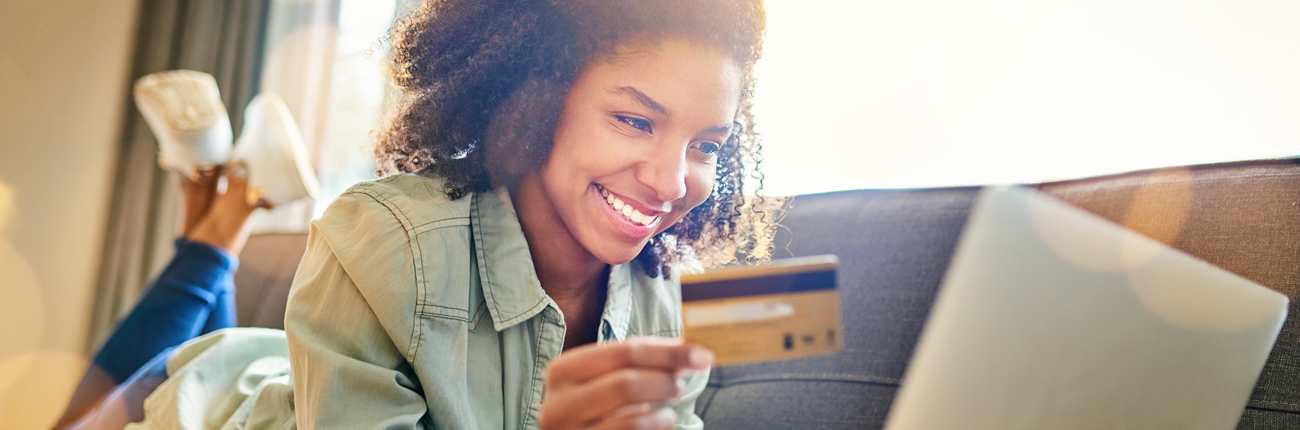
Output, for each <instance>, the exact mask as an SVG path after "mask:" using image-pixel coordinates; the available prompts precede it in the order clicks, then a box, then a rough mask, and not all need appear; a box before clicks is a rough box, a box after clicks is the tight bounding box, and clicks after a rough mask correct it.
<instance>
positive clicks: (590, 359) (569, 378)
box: [547, 337, 713, 386]
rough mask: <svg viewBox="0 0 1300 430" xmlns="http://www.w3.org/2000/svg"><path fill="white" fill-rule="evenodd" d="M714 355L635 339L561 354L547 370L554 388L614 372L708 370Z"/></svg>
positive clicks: (655, 340) (650, 339)
mask: <svg viewBox="0 0 1300 430" xmlns="http://www.w3.org/2000/svg"><path fill="white" fill-rule="evenodd" d="M712 363H713V353H712V352H711V351H709V350H708V349H706V348H704V347H701V346H695V345H690V344H685V343H683V342H682V340H681V339H670V338H660V337H641V338H633V339H631V340H628V341H627V342H623V343H619V344H605V345H589V346H584V347H580V348H574V349H573V350H570V351H568V352H565V353H564V354H561V355H560V357H559V358H557V359H556V360H555V361H554V362H552V363H551V366H550V368H549V369H548V370H547V372H548V375H547V380H548V381H549V383H550V384H552V385H557V386H564V385H567V384H578V383H582V382H585V381H587V380H590V379H592V378H595V377H597V376H600V375H603V374H605V373H608V372H610V371H613V370H615V369H622V368H628V367H650V368H659V369H666V370H670V371H676V370H679V369H698V370H703V369H705V368H708V366H709V364H712Z"/></svg>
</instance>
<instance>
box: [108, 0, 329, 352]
mask: <svg viewBox="0 0 1300 430" xmlns="http://www.w3.org/2000/svg"><path fill="white" fill-rule="evenodd" d="M338 13H339V0H142V1H141V13H140V24H139V25H140V26H139V32H138V34H137V35H136V48H135V58H134V60H133V64H132V73H131V80H132V82H131V83H134V81H135V79H138V78H140V77H141V76H144V75H147V74H150V73H154V72H160V71H164V70H172V69H192V70H198V71H202V72H206V73H209V74H211V75H213V76H214V77H216V80H217V85H218V86H219V88H220V89H221V97H222V101H223V102H225V105H226V109H227V111H229V113H230V121H231V125H232V126H233V128H234V130H233V131H234V133H235V136H239V132H240V130H241V128H242V125H243V113H244V107H245V106H246V105H247V104H248V102H249V101H250V100H251V99H252V98H253V96H254V95H256V94H257V93H258V92H260V91H274V92H276V93H277V94H279V95H280V96H281V97H282V98H284V100H285V103H286V104H287V105H288V107H289V110H290V112H292V113H293V115H294V118H295V119H296V120H297V123H298V126H299V128H300V129H302V131H303V137H304V138H305V141H306V143H307V146H308V151H309V152H310V153H311V155H312V157H311V159H312V161H313V164H314V163H315V162H316V156H315V154H317V153H318V152H319V151H317V150H316V148H317V147H319V145H320V144H321V142H322V140H323V136H322V134H323V130H324V129H325V122H326V120H327V118H328V116H327V114H328V109H327V107H328V103H326V101H327V100H328V99H329V82H330V76H331V74H330V73H331V70H332V67H331V65H332V63H333V55H334V46H335V37H336V35H337V23H338ZM128 85H130V83H128ZM128 87H129V86H128ZM127 103H128V107H127V110H128V114H127V116H126V119H125V121H126V123H125V125H124V127H123V130H124V131H123V136H122V143H121V148H120V149H119V154H118V161H117V166H116V169H117V173H116V178H115V182H114V188H113V189H114V191H113V200H112V203H111V204H112V206H111V208H110V213H109V225H108V228H107V232H106V235H105V241H104V252H103V257H102V261H101V264H100V276H99V282H98V285H97V286H96V292H95V302H94V303H95V304H94V309H93V310H92V316H91V327H90V336H89V343H88V344H87V346H86V348H87V350H88V351H93V350H94V349H95V348H96V347H97V346H98V345H99V344H100V342H102V341H103V339H104V338H105V337H107V335H108V334H109V333H110V332H111V331H112V329H113V327H114V326H115V325H116V323H117V320H118V319H119V318H121V317H122V316H123V315H124V314H125V313H126V312H128V311H130V309H131V307H132V306H134V305H135V302H136V301H137V300H138V299H139V296H140V293H141V292H142V291H143V289H144V288H145V287H146V286H147V285H148V282H149V281H151V280H152V279H153V278H154V277H155V276H157V274H158V272H160V271H161V270H162V268H163V266H165V265H166V264H167V262H168V260H170V259H171V257H172V254H173V245H172V244H173V240H174V238H175V236H176V232H177V231H179V227H178V225H177V223H178V222H179V220H180V204H179V202H180V196H179V194H178V191H177V187H176V181H177V180H178V178H177V175H176V173H174V172H170V171H164V170H162V169H160V168H159V167H158V165H157V162H156V160H157V143H155V140H154V136H153V133H152V132H151V131H150V130H149V127H148V125H147V124H145V122H144V119H143V117H141V116H140V114H139V111H138V110H136V107H135V104H134V103H133V102H132V101H130V100H129V98H128V102H127ZM311 209H312V202H310V201H304V202H298V203H295V204H291V205H285V206H284V207H279V208H276V209H275V210H273V211H270V213H266V214H261V216H260V217H257V218H254V220H253V223H254V224H253V230H254V232H306V231H307V228H308V225H309V224H308V223H309V222H310V219H311V214H312V210H311Z"/></svg>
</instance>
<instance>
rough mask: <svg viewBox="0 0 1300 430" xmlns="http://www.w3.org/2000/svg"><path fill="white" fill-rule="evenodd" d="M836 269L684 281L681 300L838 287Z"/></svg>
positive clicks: (724, 297)
mask: <svg viewBox="0 0 1300 430" xmlns="http://www.w3.org/2000/svg"><path fill="white" fill-rule="evenodd" d="M835 273H836V272H835V271H834V270H825V271H819V272H807V273H794V274H789V275H779V276H767V277H761V278H749V279H728V280H723V281H714V282H702V283H698V284H687V285H682V301H684V302H689V301H692V300H711V299H726V298H731V297H744V296H757V295H762V294H781V293H795V292H801V291H816V290H831V289H835Z"/></svg>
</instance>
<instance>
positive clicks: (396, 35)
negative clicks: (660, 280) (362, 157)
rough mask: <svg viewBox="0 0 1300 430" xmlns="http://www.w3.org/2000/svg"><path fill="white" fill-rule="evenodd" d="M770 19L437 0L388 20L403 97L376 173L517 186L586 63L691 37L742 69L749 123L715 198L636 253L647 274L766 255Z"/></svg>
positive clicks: (662, 4)
mask: <svg viewBox="0 0 1300 430" xmlns="http://www.w3.org/2000/svg"><path fill="white" fill-rule="evenodd" d="M764 25H765V17H764V12H763V6H762V3H761V0H428V1H426V2H425V3H423V4H422V5H421V7H420V8H419V9H418V10H416V11H414V12H412V13H411V14H410V15H408V16H406V17H405V18H402V19H400V20H398V22H397V23H396V25H394V27H393V29H392V30H391V34H390V37H391V40H392V51H391V54H390V55H391V57H390V59H389V65H388V74H389V76H390V78H391V79H392V81H393V83H394V84H395V86H396V87H397V88H398V89H399V90H400V92H401V95H402V101H401V102H400V103H399V104H398V105H397V106H396V108H395V110H394V111H393V113H392V114H391V115H390V117H389V119H388V121H387V122H386V123H385V125H384V126H383V127H382V128H381V129H380V130H378V132H377V136H376V137H377V142H376V148H375V155H376V161H377V169H378V173H379V174H380V175H387V174H394V173H403V172H421V173H425V174H430V175H434V176H438V177H440V178H442V179H443V180H444V184H445V190H444V191H445V192H446V193H447V195H448V196H449V197H450V198H453V199H457V198H461V197H464V196H465V195H467V194H468V193H471V192H480V191H486V190H490V189H492V188H493V187H495V186H498V185H508V184H512V183H515V181H517V180H519V179H520V178H521V177H522V176H523V175H525V174H527V173H529V172H531V171H534V170H535V169H537V168H539V167H540V166H541V164H542V163H543V162H544V161H545V159H546V157H547V155H548V154H549V152H550V149H551V141H552V138H553V135H554V131H555V126H556V124H557V123H558V121H559V118H560V114H561V111H562V109H558V108H556V107H557V106H564V97H565V94H566V93H567V92H568V89H569V87H570V86H571V85H572V83H573V82H574V80H575V79H576V78H577V76H578V74H579V73H580V72H581V71H582V70H583V68H584V67H585V66H586V65H587V64H589V63H590V62H591V61H594V60H596V59H599V58H602V56H612V55H616V52H615V49H616V48H617V47H618V46H622V45H625V44H627V43H629V42H643V41H649V42H657V41H659V40H662V39H664V38H667V37H673V38H684V39H686V40H690V41H692V42H694V43H699V44H702V45H704V46H707V47H709V48H712V49H716V50H718V51H720V52H722V53H723V54H724V55H727V56H728V57H730V58H731V59H732V60H733V61H735V62H736V63H737V64H739V65H740V66H741V70H742V71H743V72H744V73H745V78H744V79H743V82H744V85H745V88H743V89H742V91H741V93H742V98H743V99H742V100H741V103H740V106H741V107H740V110H739V112H738V113H737V114H736V119H735V121H736V123H737V124H739V125H740V131H739V132H737V133H735V134H733V136H732V137H731V138H730V139H729V140H728V141H727V142H726V144H725V145H724V146H723V149H722V151H720V153H719V157H718V165H717V174H716V178H715V182H714V189H713V190H712V194H711V195H710V197H709V198H708V200H706V201H705V202H704V203H703V204H701V205H699V206H697V207H696V208H694V209H693V210H692V211H691V212H690V213H689V214H687V215H686V216H685V217H684V218H683V219H682V220H681V221H679V222H678V223H677V224H675V225H673V226H672V227H671V228H669V229H668V230H666V231H664V232H663V233H660V234H659V235H657V236H655V237H654V238H652V239H651V241H650V243H649V245H647V246H646V247H645V248H644V249H642V250H641V253H640V254H639V255H638V256H637V259H638V260H640V263H641V266H642V267H643V268H644V269H645V271H646V274H647V275H648V276H650V277H657V276H660V275H661V274H662V275H665V276H671V275H670V272H669V267H670V265H671V264H673V263H676V262H679V261H691V260H695V259H699V260H701V261H703V262H705V263H706V264H709V265H716V264H721V263H727V262H731V261H735V260H736V259H737V258H738V257H739V258H744V259H748V260H762V259H765V258H766V255H767V253H768V252H770V248H771V246H770V244H771V240H770V237H771V232H772V229H773V228H774V227H775V221H776V220H775V219H774V218H775V213H767V212H764V210H763V209H762V206H763V205H762V204H761V203H762V201H763V200H762V198H761V197H758V198H757V201H756V202H749V203H750V204H747V202H746V199H745V196H744V192H743V186H744V184H743V179H744V177H745V176H746V168H745V162H746V161H748V162H749V163H751V164H752V165H753V166H754V167H755V171H754V172H749V175H750V176H751V177H753V178H754V179H756V180H757V181H758V184H759V188H760V189H761V188H762V175H761V174H760V173H758V172H757V167H758V164H759V163H760V162H761V155H760V153H761V144H760V142H759V139H758V135H757V134H755V133H754V131H753V130H754V118H753V115H752V113H751V108H752V106H753V101H752V94H753V74H752V71H753V66H754V63H755V62H756V61H757V60H758V58H759V56H760V55H761V50H762V49H761V45H762V36H763V28H764ZM502 142H508V143H502ZM502 145H510V146H509V147H496V146H502ZM752 203H760V204H752ZM750 208H759V209H756V210H755V209H750Z"/></svg>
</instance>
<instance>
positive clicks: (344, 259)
mask: <svg viewBox="0 0 1300 430" xmlns="http://www.w3.org/2000/svg"><path fill="white" fill-rule="evenodd" d="M407 242H408V241H407V236H406V232H405V230H404V229H403V228H402V226H401V225H400V223H399V222H397V221H396V219H394V218H393V215H392V214H391V213H389V212H388V211H387V210H386V209H385V207H384V206H383V205H381V204H378V203H377V202H375V201H374V200H373V199H372V198H371V197H370V196H367V195H365V194H345V195H344V196H342V197H340V198H339V199H338V200H337V201H335V203H333V204H331V205H330V209H329V210H328V211H326V214H325V216H324V217H322V219H320V220H318V221H316V222H315V223H313V224H312V231H311V234H310V236H309V239H308V245H307V252H306V254H305V255H304V256H303V260H302V262H301V263H300V265H299V266H298V272H297V274H296V275H295V277H294V284H293V289H292V290H291V293H290V298H289V305H288V309H287V311H286V313H285V332H286V334H287V336H288V339H289V352H290V358H291V361H292V366H293V390H294V402H295V404H296V414H297V418H298V427H299V428H302V429H371V428H374V429H381V428H382V429H414V428H424V427H425V425H427V424H428V423H427V418H425V416H426V414H427V406H426V403H425V399H424V397H423V390H422V389H421V387H420V382H419V380H418V378H417V377H416V376H415V372H414V370H413V369H412V368H411V365H410V357H408V356H407V354H408V351H409V346H410V345H409V344H410V339H411V336H412V334H413V331H414V330H415V327H414V319H413V318H412V315H413V309H414V302H415V300H414V297H407V296H406V294H404V293H403V292H402V290H403V288H404V286H408V287H407V288H409V286H410V285H413V283H414V280H413V279H412V280H409V281H407V280H405V279H402V277H403V276H406V275H408V274H410V272H411V270H409V268H405V267H400V265H401V264H406V265H409V264H411V263H410V262H411V259H410V255H409V247H407V246H404V244H407ZM403 253H406V254H403ZM404 255H405V258H403V256H404ZM380 277H388V278H390V279H387V281H388V282H381V280H380V279H378V278H380ZM404 281H406V282H404ZM408 307H409V308H410V309H409V311H408V309H407V308H408ZM422 420H426V421H422Z"/></svg>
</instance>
